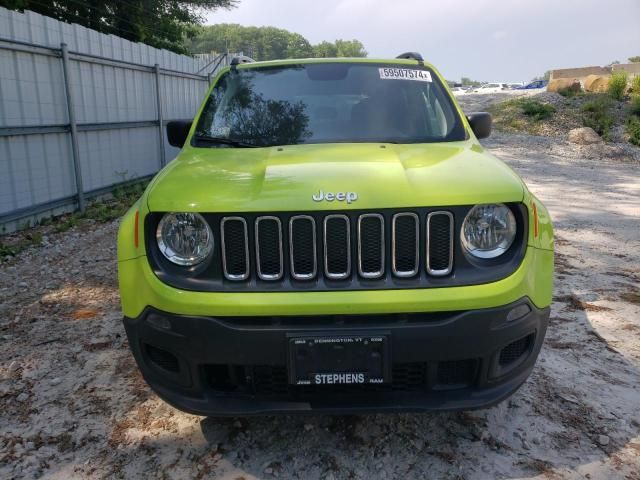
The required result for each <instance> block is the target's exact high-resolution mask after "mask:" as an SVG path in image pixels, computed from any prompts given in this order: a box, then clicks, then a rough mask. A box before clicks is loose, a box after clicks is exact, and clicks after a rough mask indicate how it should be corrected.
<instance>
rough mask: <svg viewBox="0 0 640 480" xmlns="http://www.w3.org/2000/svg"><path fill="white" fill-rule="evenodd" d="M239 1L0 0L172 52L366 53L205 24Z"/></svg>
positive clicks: (271, 31) (260, 56)
mask: <svg viewBox="0 0 640 480" xmlns="http://www.w3.org/2000/svg"><path fill="white" fill-rule="evenodd" d="M237 3H238V0H90V1H84V0H55V1H51V0H0V6H1V7H5V8H8V9H10V10H18V11H24V10H31V11H33V12H36V13H39V14H41V15H45V16H47V17H51V18H55V19H56V20H61V21H63V22H67V23H76V24H78V25H82V26H84V27H87V28H91V29H93V30H96V31H98V32H101V33H107V34H113V35H117V36H119V37H122V38H125V39H127V40H130V41H132V42H141V43H145V44H147V45H151V46H152V47H156V48H164V49H167V50H171V51H173V52H176V53H185V54H189V53H191V54H193V53H209V52H211V51H215V52H219V53H222V52H225V51H226V50H227V49H228V50H229V51H230V52H234V53H235V52H239V51H242V52H244V53H245V54H246V55H249V56H251V57H253V58H255V59H256V60H273V59H278V58H304V57H366V56H367V52H366V50H365V49H364V46H363V45H362V43H361V42H359V41H358V40H336V41H334V42H327V41H325V42H321V43H319V44H317V45H312V44H311V43H310V42H309V40H307V39H306V38H304V37H303V36H302V35H300V34H299V33H293V32H289V31H287V30H283V29H279V28H274V27H243V26H240V25H233V24H219V25H211V26H203V25H202V23H203V22H204V14H205V13H207V12H210V11H214V10H216V9H220V8H233V7H234V6H236V5H237Z"/></svg>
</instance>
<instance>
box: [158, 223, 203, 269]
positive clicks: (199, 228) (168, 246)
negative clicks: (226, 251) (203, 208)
mask: <svg viewBox="0 0 640 480" xmlns="http://www.w3.org/2000/svg"><path fill="white" fill-rule="evenodd" d="M156 238H157V241H158V248H159V249H160V251H161V252H162V254H163V255H164V256H165V257H166V258H167V259H168V260H169V261H171V262H173V263H175V264H176V265H183V266H192V265H197V264H198V263H201V262H203V261H204V260H205V259H206V258H207V257H208V256H209V255H210V254H211V252H212V251H213V233H212V232H211V228H209V224H207V222H206V220H205V219H204V218H202V215H199V214H197V213H167V214H166V215H165V216H164V217H162V219H161V220H160V223H159V224H158V229H157V230H156Z"/></svg>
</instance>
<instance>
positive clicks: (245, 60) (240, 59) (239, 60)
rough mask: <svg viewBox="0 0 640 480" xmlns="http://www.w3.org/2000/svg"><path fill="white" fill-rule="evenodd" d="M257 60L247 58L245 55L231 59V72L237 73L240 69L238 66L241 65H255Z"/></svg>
mask: <svg viewBox="0 0 640 480" xmlns="http://www.w3.org/2000/svg"><path fill="white" fill-rule="evenodd" d="M254 62H255V60H254V59H253V58H251V57H247V56H245V55H238V56H236V57H233V58H232V59H231V71H232V72H235V71H236V70H237V69H238V65H240V64H241V63H254Z"/></svg>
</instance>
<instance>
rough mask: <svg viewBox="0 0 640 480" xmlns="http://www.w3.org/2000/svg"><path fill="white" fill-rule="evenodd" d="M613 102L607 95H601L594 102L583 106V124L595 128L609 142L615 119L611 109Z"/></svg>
mask: <svg viewBox="0 0 640 480" xmlns="http://www.w3.org/2000/svg"><path fill="white" fill-rule="evenodd" d="M610 108H611V100H610V99H609V98H608V97H607V96H605V95H599V96H598V97H597V98H595V99H594V100H591V101H589V102H585V103H584V104H582V107H581V110H582V113H583V116H582V124H583V125H584V126H585V127H590V128H593V129H594V130H595V131H596V132H597V133H598V135H600V136H601V137H602V138H603V139H604V140H609V131H610V130H611V127H612V126H613V123H614V120H615V119H614V118H613V115H611V113H609V109H610Z"/></svg>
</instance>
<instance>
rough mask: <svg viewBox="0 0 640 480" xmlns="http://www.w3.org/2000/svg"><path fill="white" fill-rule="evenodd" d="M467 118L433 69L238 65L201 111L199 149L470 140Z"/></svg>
mask: <svg viewBox="0 0 640 480" xmlns="http://www.w3.org/2000/svg"><path fill="white" fill-rule="evenodd" d="M465 137H466V133H465V130H464V127H463V125H462V122H461V120H460V117H459V115H458V113H457V111H456V109H455V107H454V105H453V103H452V101H451V99H450V97H449V95H448V93H447V92H446V91H445V90H444V88H443V86H442V84H441V83H440V81H439V80H438V78H437V77H436V76H435V75H434V74H433V73H432V72H431V71H430V70H429V69H427V68H425V67H418V66H405V65H402V66H398V65H395V66H388V65H386V66H385V65H376V64H353V63H319V64H306V65H293V66H286V67H276V68H273V67H268V68H265V67H263V68H251V69H238V70H235V71H233V70H231V71H229V72H227V73H225V74H224V75H223V76H222V77H221V78H220V80H219V81H218V82H217V84H216V86H215V88H214V89H213V91H212V93H211V96H210V97H209V98H208V99H207V102H206V105H205V108H204V110H203V112H202V115H201V116H200V120H199V122H198V125H197V128H196V131H195V135H194V138H193V141H192V143H193V145H194V146H208V147H210V146H217V147H237V146H245V147H246V146H259V147H262V146H271V145H292V144H300V143H334V142H349V143H352V142H389V143H421V142H442V141H456V140H464V139H465Z"/></svg>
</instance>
